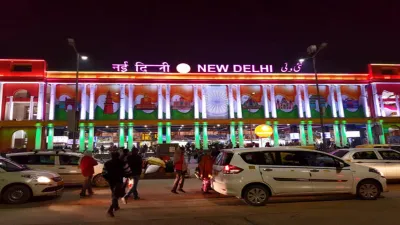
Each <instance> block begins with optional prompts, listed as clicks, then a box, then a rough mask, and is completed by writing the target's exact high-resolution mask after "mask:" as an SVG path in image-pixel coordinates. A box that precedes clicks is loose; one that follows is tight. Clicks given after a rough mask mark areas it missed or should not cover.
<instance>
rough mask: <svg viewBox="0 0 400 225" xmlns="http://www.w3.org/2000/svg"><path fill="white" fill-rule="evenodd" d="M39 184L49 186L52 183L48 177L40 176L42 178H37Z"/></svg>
mask: <svg viewBox="0 0 400 225" xmlns="http://www.w3.org/2000/svg"><path fill="white" fill-rule="evenodd" d="M37 182H38V183H42V184H43V183H44V184H47V183H50V182H51V180H50V179H49V178H48V177H44V176H40V177H38V178H37Z"/></svg>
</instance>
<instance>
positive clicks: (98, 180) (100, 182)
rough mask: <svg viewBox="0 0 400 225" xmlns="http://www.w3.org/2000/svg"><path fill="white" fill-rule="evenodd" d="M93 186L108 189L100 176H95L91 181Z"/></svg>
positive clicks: (104, 180)
mask: <svg viewBox="0 0 400 225" xmlns="http://www.w3.org/2000/svg"><path fill="white" fill-rule="evenodd" d="M92 183H93V185H94V186H96V187H108V182H107V181H106V179H104V177H103V176H102V175H101V174H98V175H96V176H95V177H94V178H93V181H92Z"/></svg>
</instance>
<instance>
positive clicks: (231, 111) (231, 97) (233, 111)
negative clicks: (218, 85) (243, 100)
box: [228, 84, 235, 119]
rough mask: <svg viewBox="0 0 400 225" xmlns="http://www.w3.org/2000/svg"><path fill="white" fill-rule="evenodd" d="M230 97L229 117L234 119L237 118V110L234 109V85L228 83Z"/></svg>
mask: <svg viewBox="0 0 400 225" xmlns="http://www.w3.org/2000/svg"><path fill="white" fill-rule="evenodd" d="M228 98H229V118H231V119H234V118H235V110H234V104H233V90H232V85H231V84H230V85H228Z"/></svg>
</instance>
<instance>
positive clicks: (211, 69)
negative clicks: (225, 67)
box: [207, 64, 217, 73]
mask: <svg viewBox="0 0 400 225" xmlns="http://www.w3.org/2000/svg"><path fill="white" fill-rule="evenodd" d="M207 70H208V71H207V72H209V73H215V72H217V71H216V65H215V64H210V65H208V68H207Z"/></svg>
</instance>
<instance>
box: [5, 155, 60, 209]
mask: <svg viewBox="0 0 400 225" xmlns="http://www.w3.org/2000/svg"><path fill="white" fill-rule="evenodd" d="M63 189H64V182H63V180H62V178H61V177H60V175H58V174H57V173H52V172H49V171H40V170H30V169H28V168H26V167H24V166H22V165H19V164H18V163H15V162H13V161H11V160H9V159H6V158H3V157H0V198H1V200H3V201H4V202H6V203H9V204H18V203H25V202H27V201H28V200H29V199H30V198H31V197H32V196H55V195H61V194H62V191H63Z"/></svg>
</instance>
